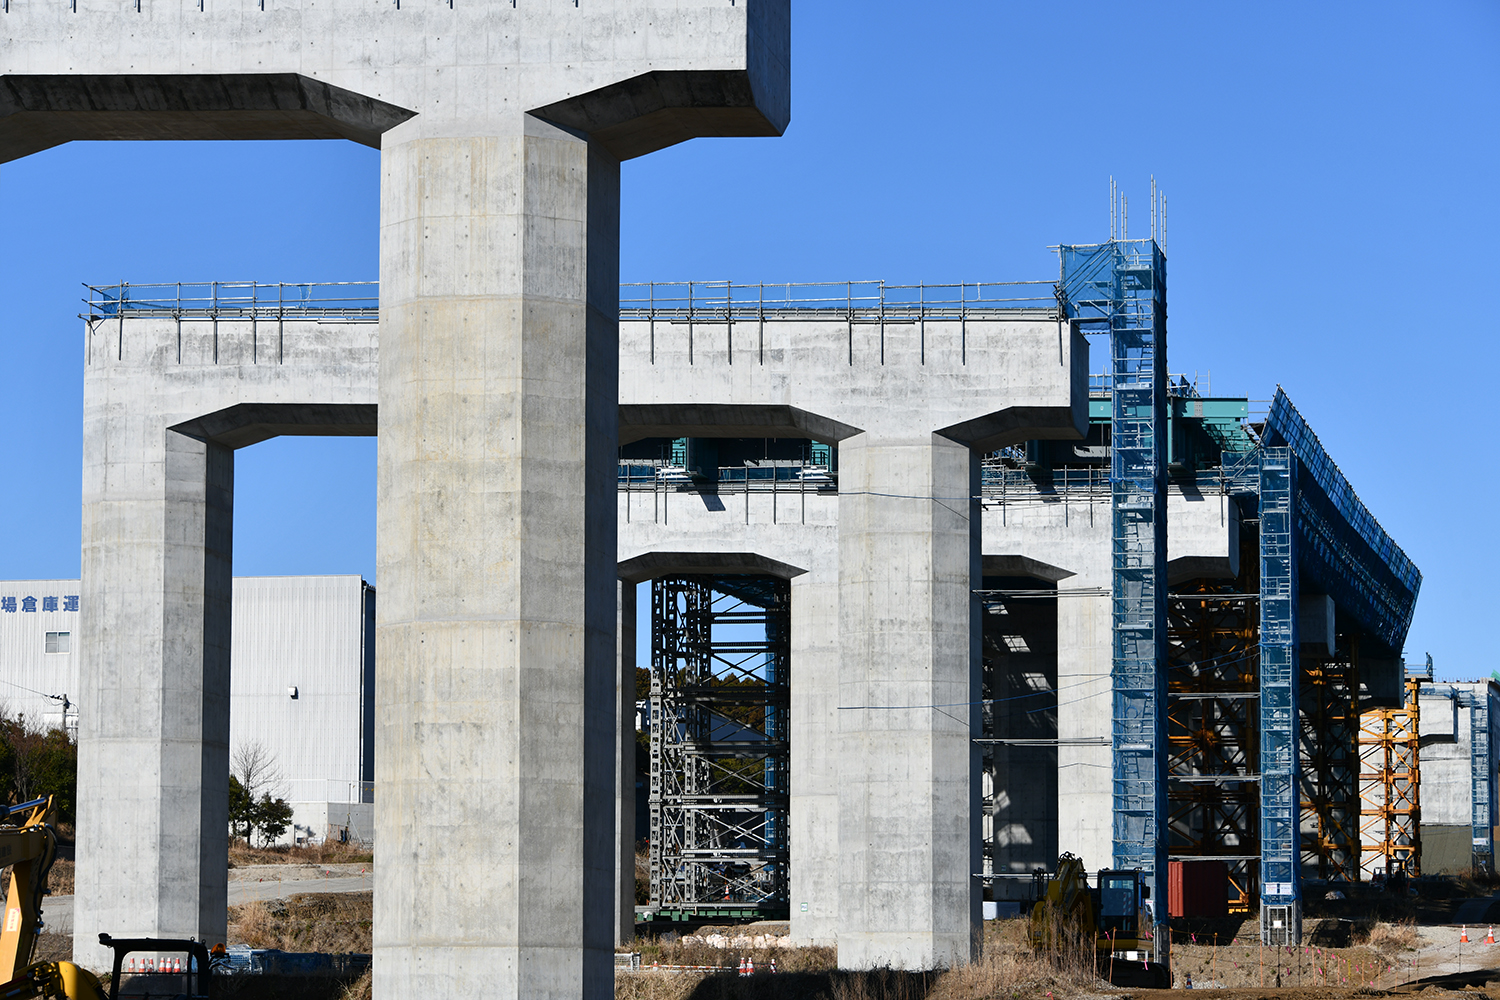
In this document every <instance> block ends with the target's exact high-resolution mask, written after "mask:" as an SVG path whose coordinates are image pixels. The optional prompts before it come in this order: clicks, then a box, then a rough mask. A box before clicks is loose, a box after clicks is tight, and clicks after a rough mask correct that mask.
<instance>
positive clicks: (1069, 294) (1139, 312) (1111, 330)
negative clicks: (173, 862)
mask: <svg viewBox="0 0 1500 1000" xmlns="http://www.w3.org/2000/svg"><path fill="white" fill-rule="evenodd" d="M1059 251H1060V255H1061V258H1062V261H1061V281H1060V283H1059V287H1058V297H1059V300H1060V302H1061V304H1062V306H1063V309H1064V311H1065V315H1066V316H1067V317H1068V318H1069V319H1070V320H1072V321H1073V322H1074V323H1076V325H1077V326H1078V328H1079V329H1080V330H1082V331H1084V332H1085V333H1108V334H1109V345H1110V387H1109V388H1110V398H1111V415H1110V463H1111V464H1110V495H1111V501H1110V507H1111V519H1112V531H1111V535H1112V543H1111V561H1112V569H1113V585H1112V588H1111V590H1112V594H1113V629H1112V631H1113V667H1112V670H1111V678H1112V686H1113V692H1112V706H1113V733H1112V743H1113V753H1112V758H1113V770H1114V778H1113V780H1114V826H1113V837H1114V864H1115V867H1116V868H1139V869H1141V870H1142V871H1143V872H1144V873H1145V879H1146V884H1147V885H1148V886H1150V888H1151V891H1152V897H1153V898H1154V899H1158V900H1161V899H1165V898H1166V888H1167V887H1166V878H1165V876H1166V869H1167V835H1166V834H1167V831H1166V816H1167V780H1166V778H1167V775H1166V762H1167V739H1166V694H1167V691H1166V676H1167V670H1166V662H1165V660H1166V645H1167V620H1166V618H1167V616H1166V608H1167V604H1166V594H1167V587H1166V583H1167V574H1166V562H1167V530H1166V529H1167V524H1166V513H1167V502H1166V485H1167V480H1166V468H1167V461H1166V458H1167V440H1166V437H1167V435H1166V427H1167V410H1166V406H1167V366H1166V356H1167V309H1166V305H1167V281H1166V277H1167V268H1166V258H1165V257H1164V256H1163V255H1162V252H1161V249H1160V247H1158V246H1157V244H1156V241H1155V240H1154V239H1152V240H1111V241H1110V242H1108V243H1104V244H1097V245H1093V246H1064V247H1060V248H1059ZM1156 916H1157V918H1158V920H1159V921H1160V922H1159V923H1158V924H1157V932H1156V957H1157V960H1158V961H1162V962H1165V961H1167V960H1168V951H1169V948H1170V935H1169V933H1168V930H1167V923H1168V920H1167V910H1166V907H1164V906H1158V907H1157V909H1156Z"/></svg>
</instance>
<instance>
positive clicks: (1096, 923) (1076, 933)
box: [1028, 854, 1171, 987]
mask: <svg viewBox="0 0 1500 1000" xmlns="http://www.w3.org/2000/svg"><path fill="white" fill-rule="evenodd" d="M1033 890H1034V892H1033V895H1034V896H1035V898H1036V905H1035V906H1034V907H1032V910H1031V924H1030V927H1029V928H1028V937H1029V938H1030V940H1031V947H1032V948H1033V949H1035V950H1036V951H1039V952H1046V953H1050V954H1053V955H1057V956H1059V957H1062V956H1067V955H1078V954H1082V955H1083V956H1088V955H1089V954H1090V952H1092V955H1093V958H1094V962H1095V966H1096V968H1097V971H1098V973H1099V975H1101V976H1103V977H1104V978H1106V979H1108V980H1109V981H1110V982H1111V983H1114V984H1115V985H1116V986H1148V987H1149V986H1164V987H1170V985H1171V974H1170V972H1169V971H1168V970H1167V968H1166V967H1165V966H1164V965H1163V964H1162V963H1160V962H1153V957H1154V956H1153V952H1154V941H1153V939H1154V937H1155V930H1154V925H1153V921H1152V918H1151V909H1150V907H1149V906H1148V905H1147V900H1148V898H1149V893H1148V890H1147V888H1146V886H1145V882H1144V879H1143V878H1142V874H1141V871H1140V869H1138V868H1137V869H1108V868H1106V869H1104V870H1102V871H1100V872H1099V882H1098V885H1097V886H1096V887H1095V886H1090V885H1089V873H1088V869H1086V868H1084V866H1083V861H1082V859H1080V858H1078V857H1075V856H1074V855H1072V854H1064V855H1062V856H1061V857H1059V858H1058V859H1057V870H1056V871H1055V872H1052V873H1048V872H1045V871H1038V872H1037V873H1036V874H1035V875H1034V876H1033Z"/></svg>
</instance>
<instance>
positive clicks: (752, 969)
mask: <svg viewBox="0 0 1500 1000" xmlns="http://www.w3.org/2000/svg"><path fill="white" fill-rule="evenodd" d="M747 961H748V962H749V963H750V964H749V969H750V972H749V974H750V975H752V976H753V975H755V959H753V958H751V959H747Z"/></svg>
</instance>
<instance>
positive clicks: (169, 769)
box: [75, 407, 234, 966]
mask: <svg viewBox="0 0 1500 1000" xmlns="http://www.w3.org/2000/svg"><path fill="white" fill-rule="evenodd" d="M98 409H99V411H100V412H91V413H89V414H88V417H89V420H88V424H89V427H88V431H89V433H86V434H85V437H84V445H85V447H84V474H83V565H82V570H83V572H82V582H81V590H80V598H81V600H80V603H79V611H80V621H79V638H80V640H81V647H80V652H81V655H82V656H83V657H85V658H86V659H87V660H88V661H90V662H92V663H95V664H104V665H106V667H107V668H106V669H95V670H89V671H85V672H84V673H83V675H82V680H83V684H84V687H83V690H82V693H81V696H80V698H79V702H80V705H79V708H80V711H79V724H80V727H81V730H82V731H81V733H80V741H79V770H80V775H81V776H82V777H83V778H84V779H85V780H81V781H80V784H79V788H80V791H81V792H82V794H80V795H79V797H78V839H79V842H80V843H85V844H101V843H110V844H115V845H118V847H119V849H118V850H117V851H115V852H112V853H111V854H105V853H103V852H97V851H91V852H82V853H80V854H79V857H78V878H79V885H80V887H81V891H80V894H79V901H80V905H79V907H78V910H77V916H76V917H75V927H76V935H77V937H78V938H79V939H80V940H83V941H86V942H90V943H91V944H92V947H87V948H85V949H83V951H84V954H85V956H86V957H87V958H88V959H90V960H91V964H94V965H96V966H98V965H100V964H102V960H103V959H104V957H105V956H106V955H107V954H108V952H107V951H106V950H104V949H101V948H100V947H99V946H98V945H97V943H96V942H97V940H98V936H99V932H101V931H105V932H111V933H121V932H122V931H124V932H128V933H135V934H150V935H154V936H160V937H177V938H185V937H198V938H200V939H204V940H210V941H221V940H223V939H224V934H225V930H226V920H227V916H226V906H227V902H228V900H227V887H226V884H225V882H224V879H223V874H222V873H223V871H224V869H225V867H226V866H227V863H228V833H227V830H228V823H229V815H228V809H229V744H228V740H229V622H230V587H231V568H230V550H231V532H232V518H233V506H234V453H233V452H232V451H231V450H230V449H229V448H227V447H225V446H224V445H222V444H215V443H210V442H206V441H202V440H198V439H195V438H191V437H188V436H186V435H184V434H181V433H178V432H177V431H174V430H170V429H165V430H164V429H163V428H162V426H161V422H160V418H159V417H155V416H154V415H153V414H150V413H141V412H137V413H134V414H130V415H128V417H127V421H128V423H129V426H128V428H119V429H117V432H116V433H115V434H113V435H107V434H105V433H104V431H103V428H102V427H101V426H100V425H99V421H100V420H101V419H103V418H104V416H105V413H104V412H103V411H104V410H105V409H106V408H105V407H99V408H98Z"/></svg>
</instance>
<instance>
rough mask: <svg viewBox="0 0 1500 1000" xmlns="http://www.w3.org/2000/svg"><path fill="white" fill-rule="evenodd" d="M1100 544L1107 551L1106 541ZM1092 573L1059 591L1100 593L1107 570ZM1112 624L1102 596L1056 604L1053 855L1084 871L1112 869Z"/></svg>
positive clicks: (1073, 579) (1106, 581)
mask: <svg viewBox="0 0 1500 1000" xmlns="http://www.w3.org/2000/svg"><path fill="white" fill-rule="evenodd" d="M1104 515H1105V517H1107V516H1108V509H1107V508H1104ZM1101 523H1103V519H1102V518H1101ZM1100 544H1101V546H1103V548H1102V549H1101V551H1103V552H1105V553H1107V552H1108V545H1109V540H1108V537H1107V536H1106V537H1105V538H1104V539H1102V540H1101V542H1100ZM1099 568H1100V569H1101V570H1102V572H1101V573H1100V574H1099V575H1097V576H1089V575H1086V574H1079V575H1077V576H1073V577H1070V578H1068V579H1067V580H1066V581H1064V582H1063V583H1062V584H1059V586H1062V587H1068V588H1084V587H1103V588H1104V589H1105V591H1106V593H1107V592H1108V590H1109V586H1110V577H1109V567H1108V565H1104V566H1102V567H1099ZM1111 624H1112V618H1111V611H1110V599H1109V598H1108V597H1107V596H1106V597H1086V596H1080V597H1067V598H1062V599H1059V600H1058V602H1057V691H1058V694H1057V737H1058V740H1059V741H1060V742H1061V745H1060V746H1059V747H1058V748H1057V849H1058V851H1059V852H1062V851H1068V852H1071V853H1073V854H1076V855H1078V856H1079V857H1080V858H1082V859H1083V863H1084V865H1085V866H1087V867H1088V868H1089V870H1091V871H1095V870H1098V869H1100V868H1107V867H1109V866H1110V865H1112V864H1114V828H1113V825H1112V823H1113V816H1114V781H1113V773H1114V772H1113V770H1112V763H1111V757H1110V748H1109V743H1108V740H1109V737H1110V733H1111V732H1112V728H1113V727H1112V722H1111V720H1112V718H1113V716H1112V708H1111V704H1112V703H1111V700H1110V690H1111V689H1110V666H1111V662H1110V634H1111V633H1110V628H1111ZM1053 860H1056V859H1053Z"/></svg>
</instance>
